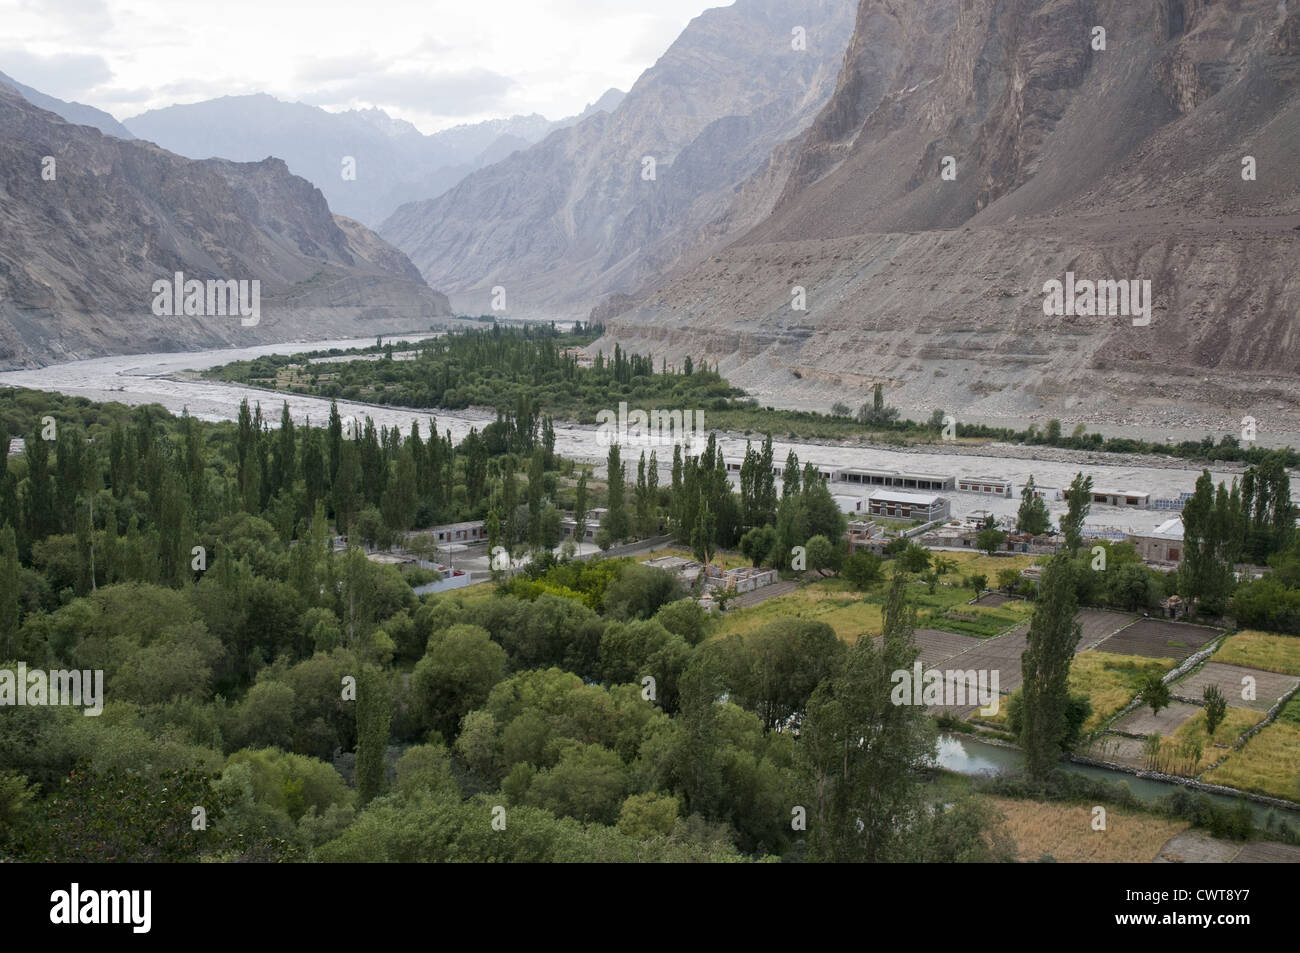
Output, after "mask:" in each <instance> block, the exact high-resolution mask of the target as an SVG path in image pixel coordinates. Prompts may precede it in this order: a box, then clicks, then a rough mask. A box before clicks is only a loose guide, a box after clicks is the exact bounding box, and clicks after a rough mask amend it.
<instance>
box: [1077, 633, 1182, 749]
mask: <svg viewBox="0 0 1300 953" xmlns="http://www.w3.org/2000/svg"><path fill="white" fill-rule="evenodd" d="M1173 667H1174V660H1173V659H1168V658H1145V657H1143V656H1140V655H1114V654H1112V653H1110V652H1081V653H1080V654H1078V655H1076V656H1075V657H1074V662H1073V663H1072V664H1071V665H1070V691H1071V692H1074V693H1081V694H1086V695H1087V696H1088V698H1089V699H1091V700H1092V717H1090V718H1089V719H1088V720H1087V722H1085V723H1084V726H1083V730H1084V731H1085V732H1088V731H1094V730H1096V729H1097V728H1100V727H1101V726H1102V725H1103V724H1104V723H1105V722H1106V721H1107V720H1108V719H1109V718H1110V717H1111V716H1112V715H1114V714H1115V713H1116V712H1118V711H1119V710H1120V709H1122V708H1123V707H1124V706H1125V705H1127V704H1128V703H1129V702H1131V701H1132V700H1133V698H1134V696H1136V695H1137V693H1138V692H1139V691H1141V689H1142V682H1143V680H1144V679H1145V678H1146V675H1147V673H1148V672H1153V671H1158V672H1168V671H1169V670H1170V669H1172V668H1173Z"/></svg>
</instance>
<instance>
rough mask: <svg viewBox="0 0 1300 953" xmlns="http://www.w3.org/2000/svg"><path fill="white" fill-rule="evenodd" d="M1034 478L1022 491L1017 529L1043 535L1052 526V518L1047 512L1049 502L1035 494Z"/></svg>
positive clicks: (1034, 534) (1030, 479)
mask: <svg viewBox="0 0 1300 953" xmlns="http://www.w3.org/2000/svg"><path fill="white" fill-rule="evenodd" d="M1035 489H1036V487H1035V486H1034V478H1033V476H1030V478H1029V482H1028V483H1026V484H1025V487H1024V489H1023V490H1021V491H1020V510H1019V511H1018V512H1017V513H1016V529H1018V530H1020V532H1022V533H1028V534H1029V535H1031V536H1042V535H1043V534H1044V533H1046V532H1047V531H1048V530H1049V529H1051V528H1052V519H1051V517H1050V516H1049V515H1048V513H1047V504H1046V503H1044V502H1043V500H1042V498H1041V497H1039V496H1036V495H1035Z"/></svg>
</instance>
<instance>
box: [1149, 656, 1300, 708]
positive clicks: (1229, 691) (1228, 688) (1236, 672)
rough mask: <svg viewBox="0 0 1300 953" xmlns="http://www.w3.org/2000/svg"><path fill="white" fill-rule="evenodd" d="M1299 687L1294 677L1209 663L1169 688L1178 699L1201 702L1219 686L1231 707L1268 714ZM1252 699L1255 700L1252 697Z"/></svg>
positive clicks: (1299, 679)
mask: <svg viewBox="0 0 1300 953" xmlns="http://www.w3.org/2000/svg"><path fill="white" fill-rule="evenodd" d="M1297 684H1300V678H1298V677H1296V676H1295V675H1280V674H1278V673H1277V672H1266V671H1264V670H1263V669H1258V668H1243V667H1242V666H1240V665H1224V664H1223V663H1222V662H1206V663H1205V664H1204V665H1203V666H1202V667H1201V668H1200V669H1199V670H1198V671H1195V672H1192V673H1191V674H1190V675H1188V676H1186V677H1185V678H1182V679H1180V680H1179V681H1177V682H1175V683H1174V684H1173V685H1172V686H1170V687H1171V690H1172V691H1173V693H1174V694H1175V695H1178V696H1181V697H1183V698H1200V697H1202V694H1203V693H1204V692H1205V689H1206V688H1207V687H1209V686H1210V685H1217V686H1218V688H1219V691H1221V692H1223V697H1224V698H1225V699H1227V702H1228V704H1229V705H1231V706H1233V707H1235V708H1253V709H1254V710H1255V711H1268V710H1269V709H1270V708H1272V707H1273V706H1274V705H1275V704H1277V702H1278V699H1280V698H1282V696H1284V695H1286V694H1287V693H1288V692H1290V691H1291V690H1292V689H1293V688H1295V687H1296V685H1297ZM1252 695H1253V696H1254V697H1253V698H1252V697H1250V696H1252Z"/></svg>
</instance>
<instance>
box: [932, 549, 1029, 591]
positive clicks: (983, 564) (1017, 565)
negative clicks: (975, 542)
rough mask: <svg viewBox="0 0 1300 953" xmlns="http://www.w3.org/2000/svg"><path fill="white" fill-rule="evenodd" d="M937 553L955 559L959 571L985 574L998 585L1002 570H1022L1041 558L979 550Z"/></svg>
mask: <svg viewBox="0 0 1300 953" xmlns="http://www.w3.org/2000/svg"><path fill="white" fill-rule="evenodd" d="M935 555H936V556H942V557H943V558H944V559H951V560H954V561H955V562H956V563H957V572H958V573H960V574H961V575H963V576H970V575H975V574H979V573H982V574H984V575H985V576H987V577H988V581H989V585H990V586H997V584H998V573H1000V572H1001V571H1002V570H1004V569H1014V570H1015V571H1016V572H1021V571H1023V570H1025V569H1028V568H1029V567H1030V566H1032V565H1033V564H1034V562H1035V560H1037V559H1038V558H1039V557H1037V556H1028V555H1014V556H990V555H988V554H987V553H977V552H968V553H964V552H951V553H949V552H940V553H935Z"/></svg>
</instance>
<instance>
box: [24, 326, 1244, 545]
mask: <svg viewBox="0 0 1300 953" xmlns="http://www.w3.org/2000/svg"><path fill="white" fill-rule="evenodd" d="M429 336H431V335H427V334H426V335H403V336H401V337H399V338H395V339H394V340H407V341H414V340H419V339H420V338H422V337H429ZM374 343H375V339H374V338H364V339H353V340H335V341H315V342H290V343H284V344H267V345H261V346H258V347H249V348H223V349H218V350H210V351H187V352H181V353H163V354H135V355H125V356H115V357H102V358H95V359H92V360H86V361H75V362H71V363H67V364H54V365H50V366H48V367H42V368H37V369H31V370H18V371H7V372H3V373H0V386H13V387H29V388H33V389H36V390H48V391H57V392H59V393H63V394H71V395H75V396H80V397H85V398H88V399H90V400H94V401H111V400H112V401H120V402H121V403H124V404H130V405H137V404H145V403H157V404H161V405H162V406H164V407H166V408H167V409H168V410H170V411H172V412H173V413H177V414H179V413H180V412H181V410H182V409H188V410H189V412H190V414H191V416H194V417H197V418H199V419H202V420H234V419H235V418H236V417H237V415H238V412H239V403H240V401H241V400H243V399H244V398H245V397H247V398H248V400H249V402H250V403H254V402H257V401H261V403H262V409H263V413H264V414H265V415H266V416H267V417H268V419H269V420H270V421H271V422H272V423H273V424H274V423H278V421H279V418H280V405H281V402H283V401H287V402H288V404H289V411H290V414H291V415H292V416H293V418H294V420H295V421H296V422H299V423H302V422H305V421H307V420H308V419H310V420H311V421H312V422H313V423H316V424H321V423H324V421H325V420H326V419H327V418H328V416H329V401H327V400H322V399H319V398H315V397H303V396H299V395H294V394H285V395H281V394H271V393H268V392H266V391H261V390H257V389H254V388H247V387H240V386H237V385H234V384H227V383H221V382H216V381H201V380H187V379H181V378H178V377H176V376H175V375H178V374H181V373H182V372H184V371H193V370H203V369H206V368H211V367H216V366H219V365H221V364H227V363H229V362H231V361H236V360H249V359H252V358H255V357H259V356H261V355H266V354H297V353H302V352H305V351H324V350H329V349H331V348H349V347H364V346H368V345H372V344H374ZM610 409H611V410H614V411H617V407H616V406H615V407H611V408H610ZM634 409H635V408H634ZM682 409H683V410H689V409H691V408H682ZM339 412H340V413H341V414H343V415H344V416H347V415H352V416H354V417H356V418H357V419H358V420H362V419H364V418H365V417H366V416H370V417H372V418H373V419H374V421H375V423H376V424H377V425H379V424H382V425H386V426H390V427H391V426H399V427H401V428H402V429H403V431H406V430H409V429H410V425H411V423H412V421H419V422H420V424H421V429H422V430H423V431H424V433H425V435H426V436H427V433H428V426H427V421H428V418H429V417H430V416H431V414H430V412H429V411H414V410H403V409H398V408H392V407H375V406H371V405H367V404H359V403H352V402H348V401H340V402H339ZM436 416H437V421H438V429H439V431H441V432H445V431H447V430H450V431H451V434H452V437H453V439H455V440H457V441H459V440H460V439H462V438H463V437H464V436H465V435H466V434H468V433H469V430H470V428H471V427H479V428H482V427H483V426H484V425H485V424H487V423H490V422H491V421H492V420H493V419H494V416H495V415H494V414H491V413H488V412H483V411H472V410H459V411H441V412H437V413H436ZM704 416H705V425H706V427H707V417H708V414H707V412H705V414H704ZM755 439H756V440H761V439H762V438H761V436H756V437H755ZM720 443H721V446H722V448H723V452H724V453H725V454H726V455H727V456H728V457H737V458H738V457H742V456H743V455H744V452H745V438H744V437H743V436H737V435H729V436H723V435H720ZM773 446H774V452H775V455H776V458H777V460H779V461H782V462H784V460H785V457H786V454H787V452H788V451H790V450H794V451H795V453H796V454H798V456H799V459H800V461H801V462H803V463H807V462H809V461H811V462H813V463H817V464H821V465H825V466H833V467H865V468H879V469H886V470H906V471H912V472H921V473H936V474H952V475H955V476H958V477H963V476H967V477H994V478H1002V479H1010V480H1012V481H1014V482H1015V483H1016V485H1017V486H1019V485H1021V484H1023V483H1024V482H1025V481H1026V480H1027V479H1028V477H1029V476H1030V475H1032V476H1033V477H1034V479H1035V482H1036V483H1037V484H1038V485H1039V486H1043V487H1064V486H1067V485H1068V484H1069V482H1070V480H1071V479H1072V478H1073V477H1074V475H1075V473H1076V472H1078V471H1079V470H1080V469H1084V470H1086V472H1087V473H1089V474H1091V475H1092V477H1093V483H1094V485H1095V486H1097V487H1099V488H1100V487H1108V488H1115V489H1121V490H1130V489H1132V490H1140V491H1141V492H1144V493H1149V494H1150V495H1151V496H1152V498H1161V497H1164V498H1174V497H1177V496H1178V494H1179V493H1180V492H1183V491H1191V489H1192V487H1193V484H1194V483H1195V481H1196V477H1197V476H1198V475H1199V473H1200V470H1199V468H1197V467H1192V466H1188V467H1179V466H1171V467H1150V466H1146V467H1143V466H1117V465H1115V464H1087V465H1086V466H1082V467H1081V466H1080V465H1079V464H1077V463H1061V462H1053V461H1048V460H1026V459H1019V458H1015V457H1011V456H999V455H998V454H997V450H996V447H994V448H991V449H990V451H989V452H988V453H987V454H986V455H972V454H944V453H936V452H908V451H902V450H887V449H876V448H865V447H839V446H829V445H821V444H806V443H790V442H786V441H775V442H774V444H773ZM556 450H557V452H559V453H560V454H562V455H563V456H566V457H570V458H573V459H576V460H582V461H587V462H603V461H604V459H605V456H606V453H607V447H606V446H605V445H604V444H603V443H602V442H601V441H600V440H598V439H597V433H596V430H595V428H594V427H580V426H576V425H574V426H569V425H557V426H556ZM658 451H659V458H660V459H659V462H660V468H661V470H663V471H664V472H665V473H666V472H667V467H668V465H669V464H670V463H671V459H672V448H671V446H669V447H660V448H658ZM638 452H639V451H638V449H636V448H631V447H629V448H626V450H625V453H624V457H625V458H626V457H628V456H629V454H630V455H633V456H635V455H636V454H637V453H638ZM1212 475H1213V476H1214V479H1215V481H1216V482H1218V481H1220V480H1231V479H1232V474H1231V473H1229V472H1226V471H1225V472H1214V471H1212ZM662 482H663V481H662V480H661V483H662ZM834 492H837V493H847V494H849V495H865V493H856V494H855V492H854V491H853V490H848V489H840V486H839V485H838V484H837V485H836V487H835V490H834ZM945 495H947V496H949V497H950V498H951V499H952V503H953V515H954V516H964V515H967V514H969V513H971V512H975V511H978V510H987V511H991V512H993V513H995V514H997V515H999V516H1008V515H1013V514H1014V513H1015V512H1016V509H1017V508H1018V506H1019V500H1018V499H1017V498H1013V499H1005V498H998V497H992V496H980V495H976V494H967V493H949V494H945ZM1048 508H1049V510H1050V511H1051V513H1052V515H1053V517H1058V516H1059V515H1060V514H1061V513H1063V512H1064V510H1065V506H1064V504H1063V503H1059V502H1052V503H1049V504H1048ZM1169 515H1171V514H1169V513H1162V512H1158V511H1154V510H1134V509H1121V508H1118V507H1106V506H1095V505H1094V507H1093V510H1092V514H1091V516H1090V518H1089V520H1088V525H1089V527H1090V528H1094V529H1114V530H1117V531H1121V532H1128V531H1143V530H1150V529H1153V528H1154V527H1155V526H1156V525H1157V524H1159V523H1161V522H1163V521H1164V520H1165V519H1167V518H1168V516H1169Z"/></svg>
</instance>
